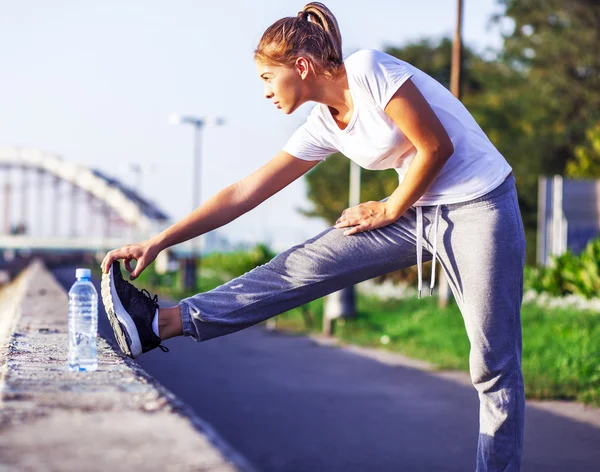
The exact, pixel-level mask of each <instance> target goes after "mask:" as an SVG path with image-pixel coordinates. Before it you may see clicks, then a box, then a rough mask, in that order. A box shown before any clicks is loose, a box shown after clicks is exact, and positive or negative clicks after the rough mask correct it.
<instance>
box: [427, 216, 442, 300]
mask: <svg viewBox="0 0 600 472" xmlns="http://www.w3.org/2000/svg"><path fill="white" fill-rule="evenodd" d="M439 222H440V205H438V206H437V207H435V220H434V223H433V259H432V261H431V285H430V286H429V295H430V296H431V295H433V287H435V256H436V255H437V239H438V223H439Z"/></svg>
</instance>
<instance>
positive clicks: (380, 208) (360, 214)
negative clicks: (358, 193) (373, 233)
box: [333, 202, 400, 236]
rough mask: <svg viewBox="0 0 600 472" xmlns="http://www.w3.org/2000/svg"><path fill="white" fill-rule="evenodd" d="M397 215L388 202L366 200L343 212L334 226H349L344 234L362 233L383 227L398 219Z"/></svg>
mask: <svg viewBox="0 0 600 472" xmlns="http://www.w3.org/2000/svg"><path fill="white" fill-rule="evenodd" d="M399 217H400V215H397V214H396V212H395V211H393V209H392V208H390V207H389V206H388V204H387V202H365V203H361V204H360V205H357V206H355V207H352V208H348V209H346V210H344V211H343V212H342V216H340V217H339V218H338V220H337V221H336V222H335V225H334V226H333V227H334V228H348V227H351V228H350V229H349V230H348V231H345V232H344V236H350V235H351V234H356V233H362V232H363V231H370V230H372V229H377V228H383V227H384V226H387V225H389V224H390V223H393V222H394V221H396V220H397V219H398V218H399Z"/></svg>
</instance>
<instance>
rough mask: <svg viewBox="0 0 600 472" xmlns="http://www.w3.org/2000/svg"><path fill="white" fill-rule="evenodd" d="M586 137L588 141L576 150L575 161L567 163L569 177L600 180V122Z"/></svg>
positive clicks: (587, 132) (588, 131)
mask: <svg viewBox="0 0 600 472" xmlns="http://www.w3.org/2000/svg"><path fill="white" fill-rule="evenodd" d="M585 136H586V138H587V140H586V141H585V142H584V143H583V144H581V145H579V146H577V147H576V148H575V151H574V154H575V157H574V159H572V160H570V161H569V162H568V163H567V176H568V177H575V178H577V177H578V178H583V179H600V121H599V122H597V123H596V124H595V126H593V127H592V128H590V129H588V130H587V131H586V133H585Z"/></svg>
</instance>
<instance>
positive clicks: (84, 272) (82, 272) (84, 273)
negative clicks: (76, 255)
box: [75, 269, 92, 279]
mask: <svg viewBox="0 0 600 472" xmlns="http://www.w3.org/2000/svg"><path fill="white" fill-rule="evenodd" d="M75 277H76V278H78V279H81V278H82V277H87V278H88V279H89V278H91V277H92V271H91V270H90V269H76V270H75Z"/></svg>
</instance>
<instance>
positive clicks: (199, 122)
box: [169, 113, 225, 289]
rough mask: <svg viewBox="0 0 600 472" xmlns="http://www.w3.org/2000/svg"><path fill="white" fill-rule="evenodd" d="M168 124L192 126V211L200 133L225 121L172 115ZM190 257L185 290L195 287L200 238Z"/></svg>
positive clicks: (193, 243) (197, 186) (198, 179)
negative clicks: (190, 268) (205, 128)
mask: <svg viewBox="0 0 600 472" xmlns="http://www.w3.org/2000/svg"><path fill="white" fill-rule="evenodd" d="M169 123H171V124H172V125H192V126H193V127H194V157H193V170H192V211H194V210H195V209H196V208H198V207H199V206H200V183H201V175H200V168H201V153H200V132H201V130H202V128H204V126H220V125H222V124H224V123H225V120H224V119H223V118H220V117H215V116H208V117H195V116H185V115H179V114H176V113H173V114H172V115H170V116H169ZM190 247H191V251H190V252H191V257H190V264H191V265H192V267H194V270H193V271H192V273H191V274H190V275H191V277H192V280H189V277H184V286H185V288H188V289H189V288H195V285H196V280H195V279H196V270H197V271H198V274H199V271H200V267H199V266H198V267H197V268H196V266H197V259H198V258H199V257H200V238H198V239H197V240H196V238H194V239H192V240H191V241H190Z"/></svg>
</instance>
